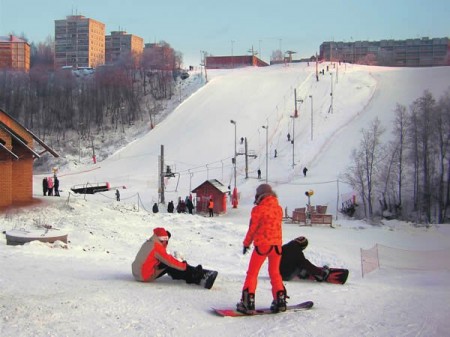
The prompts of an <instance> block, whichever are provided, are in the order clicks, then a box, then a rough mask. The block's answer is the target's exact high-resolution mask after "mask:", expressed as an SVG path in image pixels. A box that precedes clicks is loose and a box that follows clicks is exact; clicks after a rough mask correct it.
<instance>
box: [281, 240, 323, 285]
mask: <svg viewBox="0 0 450 337" xmlns="http://www.w3.org/2000/svg"><path fill="white" fill-rule="evenodd" d="M307 246H308V239H307V238H305V237H304V236H299V237H298V238H296V239H294V240H291V241H289V242H288V243H286V244H284V245H283V247H282V255H281V262H280V273H281V276H282V278H283V281H289V280H292V278H294V277H295V276H298V277H300V278H305V277H306V276H307V275H313V276H314V278H315V279H316V280H317V281H319V282H322V281H325V280H326V279H327V277H328V274H329V272H330V271H329V269H328V268H321V267H317V266H315V265H314V264H312V263H311V262H310V261H309V260H308V259H307V258H306V257H305V255H304V254H303V250H304V249H305V248H306V247H307Z"/></svg>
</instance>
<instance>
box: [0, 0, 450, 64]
mask: <svg viewBox="0 0 450 337" xmlns="http://www.w3.org/2000/svg"><path fill="white" fill-rule="evenodd" d="M449 13H450V1H448V0H428V1H425V0H363V1H361V0H323V1H303V0H284V1H273V0H270V1H269V0H259V1H256V0H228V1H215V0H190V1H189V0H170V1H163V0H160V1H154V0H103V1H102V0H96V1H92V0H77V1H76V0H39V1H36V0H22V1H18V0H0V36H5V35H8V34H10V33H14V34H15V35H19V36H20V35H22V34H24V35H25V36H26V37H27V38H28V39H29V41H30V42H43V41H45V39H46V38H47V37H48V36H51V37H52V38H54V20H57V19H64V18H65V17H66V16H67V15H71V14H79V15H84V16H86V17H89V18H93V19H96V20H98V21H100V22H103V23H104V24H105V25H106V33H107V34H109V33H110V32H111V31H113V30H119V29H120V30H125V31H127V32H128V33H131V34H135V35H138V36H140V37H142V38H143V39H144V41H145V42H146V43H147V42H155V41H161V40H164V41H166V42H168V43H169V44H170V45H171V46H172V47H173V48H174V49H175V50H177V51H180V52H181V53H182V54H183V56H184V61H185V65H186V66H187V65H198V64H199V63H200V53H201V51H206V52H208V53H209V54H212V55H216V56H219V55H230V54H231V53H233V55H246V54H248V51H249V50H251V49H252V47H253V49H254V50H255V51H257V52H258V53H259V54H260V56H261V58H262V59H263V60H265V61H269V59H270V56H271V54H272V52H273V51H274V50H277V49H280V48H281V50H282V51H283V52H285V51H287V50H291V51H294V52H296V53H297V55H294V57H296V58H299V57H309V56H311V55H313V54H315V53H316V52H318V51H319V46H320V44H321V43H322V42H324V41H330V40H334V41H357V40H381V39H406V38H417V37H424V36H428V37H448V36H449V35H450V24H449V19H448V16H449Z"/></svg>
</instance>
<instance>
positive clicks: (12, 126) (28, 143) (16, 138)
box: [0, 109, 59, 207]
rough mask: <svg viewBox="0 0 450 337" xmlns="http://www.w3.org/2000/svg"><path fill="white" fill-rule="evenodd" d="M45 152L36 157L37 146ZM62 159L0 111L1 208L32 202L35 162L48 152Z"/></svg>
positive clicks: (37, 154)
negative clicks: (35, 146) (35, 147)
mask: <svg viewBox="0 0 450 337" xmlns="http://www.w3.org/2000/svg"><path fill="white" fill-rule="evenodd" d="M35 143H37V144H38V145H40V147H42V148H43V151H42V152H40V153H37V152H36V150H35V149H34V144H35ZM47 151H48V152H50V153H51V154H52V155H53V156H54V157H59V155H58V154H57V153H56V152H55V151H53V150H52V149H51V148H50V147H48V146H47V145H46V144H45V143H44V142H43V141H42V140H40V139H39V138H38V137H37V136H36V135H34V134H33V133H32V132H31V131H30V130H28V129H27V128H26V127H24V126H23V125H22V124H20V123H19V122H18V121H17V120H15V119H14V118H13V117H12V116H10V115H9V114H7V113H6V112H5V111H3V110H2V109H0V172H1V174H0V191H1V193H0V207H7V206H10V205H13V204H15V203H26V202H29V201H31V200H32V199H33V162H34V159H36V158H40V156H41V155H42V154H43V153H45V152H47Z"/></svg>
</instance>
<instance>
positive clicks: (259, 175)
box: [258, 169, 261, 179]
mask: <svg viewBox="0 0 450 337" xmlns="http://www.w3.org/2000/svg"><path fill="white" fill-rule="evenodd" d="M258 179H261V170H260V169H258Z"/></svg>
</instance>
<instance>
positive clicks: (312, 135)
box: [309, 95, 314, 140]
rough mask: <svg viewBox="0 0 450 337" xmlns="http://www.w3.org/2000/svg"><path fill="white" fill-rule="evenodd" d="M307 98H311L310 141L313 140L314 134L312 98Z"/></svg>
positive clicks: (310, 96)
mask: <svg viewBox="0 0 450 337" xmlns="http://www.w3.org/2000/svg"><path fill="white" fill-rule="evenodd" d="M309 98H311V140H313V139H314V134H313V130H314V129H313V125H314V114H313V97H312V95H309Z"/></svg>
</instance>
